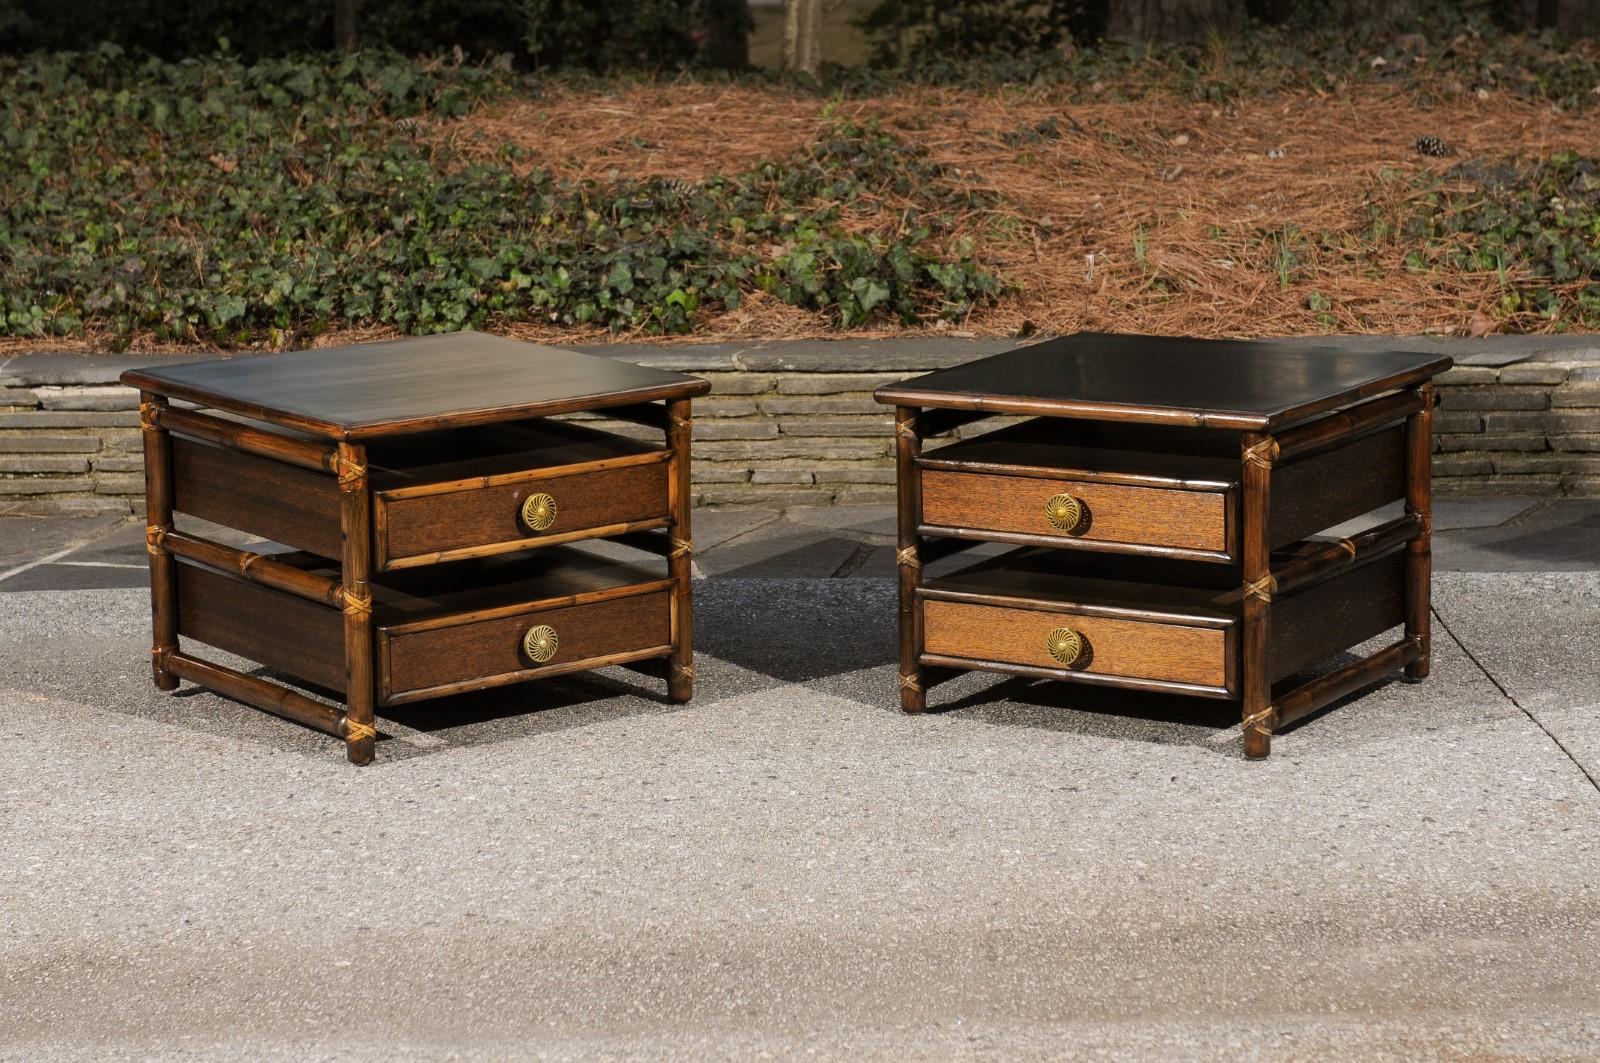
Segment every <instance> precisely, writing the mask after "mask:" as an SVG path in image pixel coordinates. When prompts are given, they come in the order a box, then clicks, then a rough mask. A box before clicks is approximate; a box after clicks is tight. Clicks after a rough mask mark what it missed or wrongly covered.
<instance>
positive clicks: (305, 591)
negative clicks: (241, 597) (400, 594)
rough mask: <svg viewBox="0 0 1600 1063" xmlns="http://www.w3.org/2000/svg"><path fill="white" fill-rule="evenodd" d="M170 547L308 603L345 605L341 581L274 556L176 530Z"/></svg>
mask: <svg viewBox="0 0 1600 1063" xmlns="http://www.w3.org/2000/svg"><path fill="white" fill-rule="evenodd" d="M166 545H167V548H168V549H170V550H171V551H172V552H173V553H174V554H177V555H178V556H179V557H185V558H188V559H189V560H191V561H198V562H200V563H202V564H206V565H210V566H212V567H213V568H220V569H224V570H230V571H232V572H234V573H237V574H238V575H239V576H242V577H243V578H244V579H246V580H249V581H250V582H251V583H259V584H261V585H262V586H264V587H272V588H274V589H275V590H280V591H287V592H288V593H290V594H294V595H297V596H299V597H301V598H305V599H306V600H307V601H313V602H318V603H320V604H322V605H331V606H333V607H334V608H336V609H337V608H339V607H340V606H341V605H343V600H344V594H343V590H342V588H341V587H340V586H339V581H338V580H337V579H333V578H331V577H328V576H319V575H316V574H315V573H311V572H307V571H306V570H305V569H303V568H297V567H295V566H293V565H288V564H285V563H283V562H282V561H279V560H275V559H274V558H273V557H271V556H270V555H267V554H260V553H256V552H254V551H251V550H239V549H235V548H234V547H231V546H223V545H222V544H221V543H214V542H211V541H210V540H209V539H202V538H199V537H198V536H193V535H185V534H184V533H183V532H176V531H175V532H169V533H168V534H167V537H166Z"/></svg>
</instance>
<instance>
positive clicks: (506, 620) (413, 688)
mask: <svg viewBox="0 0 1600 1063" xmlns="http://www.w3.org/2000/svg"><path fill="white" fill-rule="evenodd" d="M670 598H671V595H670V592H667V591H655V592H651V593H646V594H635V595H631V596H629V597H626V598H614V599H611V600H608V601H603V602H598V603H595V604H589V605H577V606H559V607H556V608H543V609H537V610H531V611H528V612H524V613H521V614H518V615H514V616H504V617H499V618H496V619H490V620H479V621H474V622H469V623H462V624H454V625H450V626H447V627H439V628H434V629H431V630H426V631H414V632H411V633H409V634H398V635H396V634H391V633H389V632H388V631H385V630H380V634H379V638H380V640H381V641H382V642H383V646H384V648H383V657H384V660H385V665H384V677H383V678H384V685H383V692H384V702H385V704H399V703H401V702H403V701H406V700H413V698H412V696H414V695H421V694H426V693H427V692H429V691H436V690H440V689H444V688H450V687H453V686H455V685H456V684H461V683H467V682H487V683H494V682H500V681H504V682H514V681H517V680H521V679H532V678H536V677H538V676H539V675H540V674H542V673H547V672H549V670H550V669H553V668H559V667H561V666H564V665H570V664H582V663H583V662H593V661H595V660H597V659H600V658H605V657H608V656H611V655H614V654H619V653H634V652H640V653H642V654H644V655H656V654H660V653H661V652H664V651H667V650H669V649H670V647H671V640H672V630H671V625H672V619H671V600H670ZM541 624H548V625H549V626H551V627H553V628H554V629H555V631H556V636H557V639H558V640H559V644H558V649H557V651H556V655H555V657H553V658H552V659H551V660H550V661H548V662H545V663H543V664H537V663H534V662H532V661H530V660H528V658H526V657H525V656H524V655H523V652H522V639H523V636H524V635H526V634H527V632H528V629H529V628H531V627H534V626H536V625H541Z"/></svg>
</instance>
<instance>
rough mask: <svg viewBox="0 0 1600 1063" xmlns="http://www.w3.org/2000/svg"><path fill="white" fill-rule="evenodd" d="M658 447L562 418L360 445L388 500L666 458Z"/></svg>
mask: <svg viewBox="0 0 1600 1063" xmlns="http://www.w3.org/2000/svg"><path fill="white" fill-rule="evenodd" d="M666 458H667V455H666V453H665V449H664V448H663V447H661V446H659V445H656V444H652V443H647V442H645V441H643V440H637V439H630V438H628V437H626V436H619V435H613V434H612V433H610V432H602V431H599V430H597V429H593V428H589V427H587V426H585V425H581V424H574V423H572V422H569V421H553V420H549V419H547V418H536V419H534V420H531V421H513V422H508V423H505V424H490V425H478V426H475V427H472V428H461V429H452V430H448V431H439V432H428V433H426V434H423V435H412V436H394V437H391V438H387V439H379V440H375V441H373V442H372V443H369V444H368V445H367V460H368V461H369V462H370V463H371V464H370V466H369V477H370V479H371V482H372V487H373V489H374V490H376V491H382V492H384V493H386V494H387V495H389V497H391V498H405V497H409V496H411V495H424V494H435V493H438V492H441V491H450V490H461V489H463V488H467V487H471V486H488V485H490V484H493V483H511V482H515V481H517V480H525V479H538V478H539V476H540V475H561V474H563V473H566V472H569V471H570V467H571V466H574V465H583V466H586V467H588V468H589V469H590V470H591V471H596V470H599V469H605V468H612V467H615V466H618V465H631V464H642V463H648V462H650V461H665V460H666Z"/></svg>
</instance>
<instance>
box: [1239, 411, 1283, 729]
mask: <svg viewBox="0 0 1600 1063" xmlns="http://www.w3.org/2000/svg"><path fill="white" fill-rule="evenodd" d="M1277 456H1278V444H1277V441H1276V440H1274V439H1273V438H1272V437H1271V436H1270V435H1266V434H1262V433H1256V432H1246V433H1245V434H1244V446H1243V449H1242V452H1241V462H1240V464H1241V470H1242V474H1241V487H1242V490H1241V492H1240V496H1241V497H1240V508H1241V510H1242V517H1243V520H1242V521H1241V531H1242V533H1243V534H1242V535H1241V537H1240V538H1241V542H1242V546H1243V549H1242V553H1243V555H1244V557H1243V561H1244V630H1243V639H1242V643H1243V645H1242V651H1243V653H1242V655H1243V660H1242V661H1241V662H1240V663H1241V664H1242V666H1243V667H1242V668H1241V669H1240V677H1241V682H1242V684H1243V693H1244V710H1243V724H1244V755H1245V756H1246V757H1250V758H1252V759H1257V758H1260V757H1265V756H1267V755H1268V754H1269V753H1271V752H1272V729H1273V726H1274V723H1275V715H1276V713H1275V711H1274V710H1273V707H1272V680H1271V676H1270V675H1269V674H1268V671H1267V657H1268V650H1269V639H1270V638H1271V630H1272V595H1273V593H1274V591H1275V590H1276V589H1277V588H1276V585H1275V582H1274V580H1273V578H1272V536H1271V533H1270V532H1269V530H1268V523H1269V519H1268V515H1269V514H1270V512H1271V509H1272V462H1273V459H1275V458H1276V457H1277Z"/></svg>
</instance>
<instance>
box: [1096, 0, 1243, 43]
mask: <svg viewBox="0 0 1600 1063" xmlns="http://www.w3.org/2000/svg"><path fill="white" fill-rule="evenodd" d="M1243 22H1244V3H1243V0H1111V4H1110V11H1109V12H1108V17H1107V19H1106V35H1107V36H1108V37H1131V38H1133V39H1135V40H1141V41H1165V42H1176V41H1198V40H1201V39H1203V38H1204V37H1205V36H1206V34H1208V33H1210V32H1211V31H1213V30H1215V31H1217V32H1219V33H1226V32H1228V31H1230V30H1234V29H1237V28H1238V27H1239V26H1241V25H1242V24H1243Z"/></svg>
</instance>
